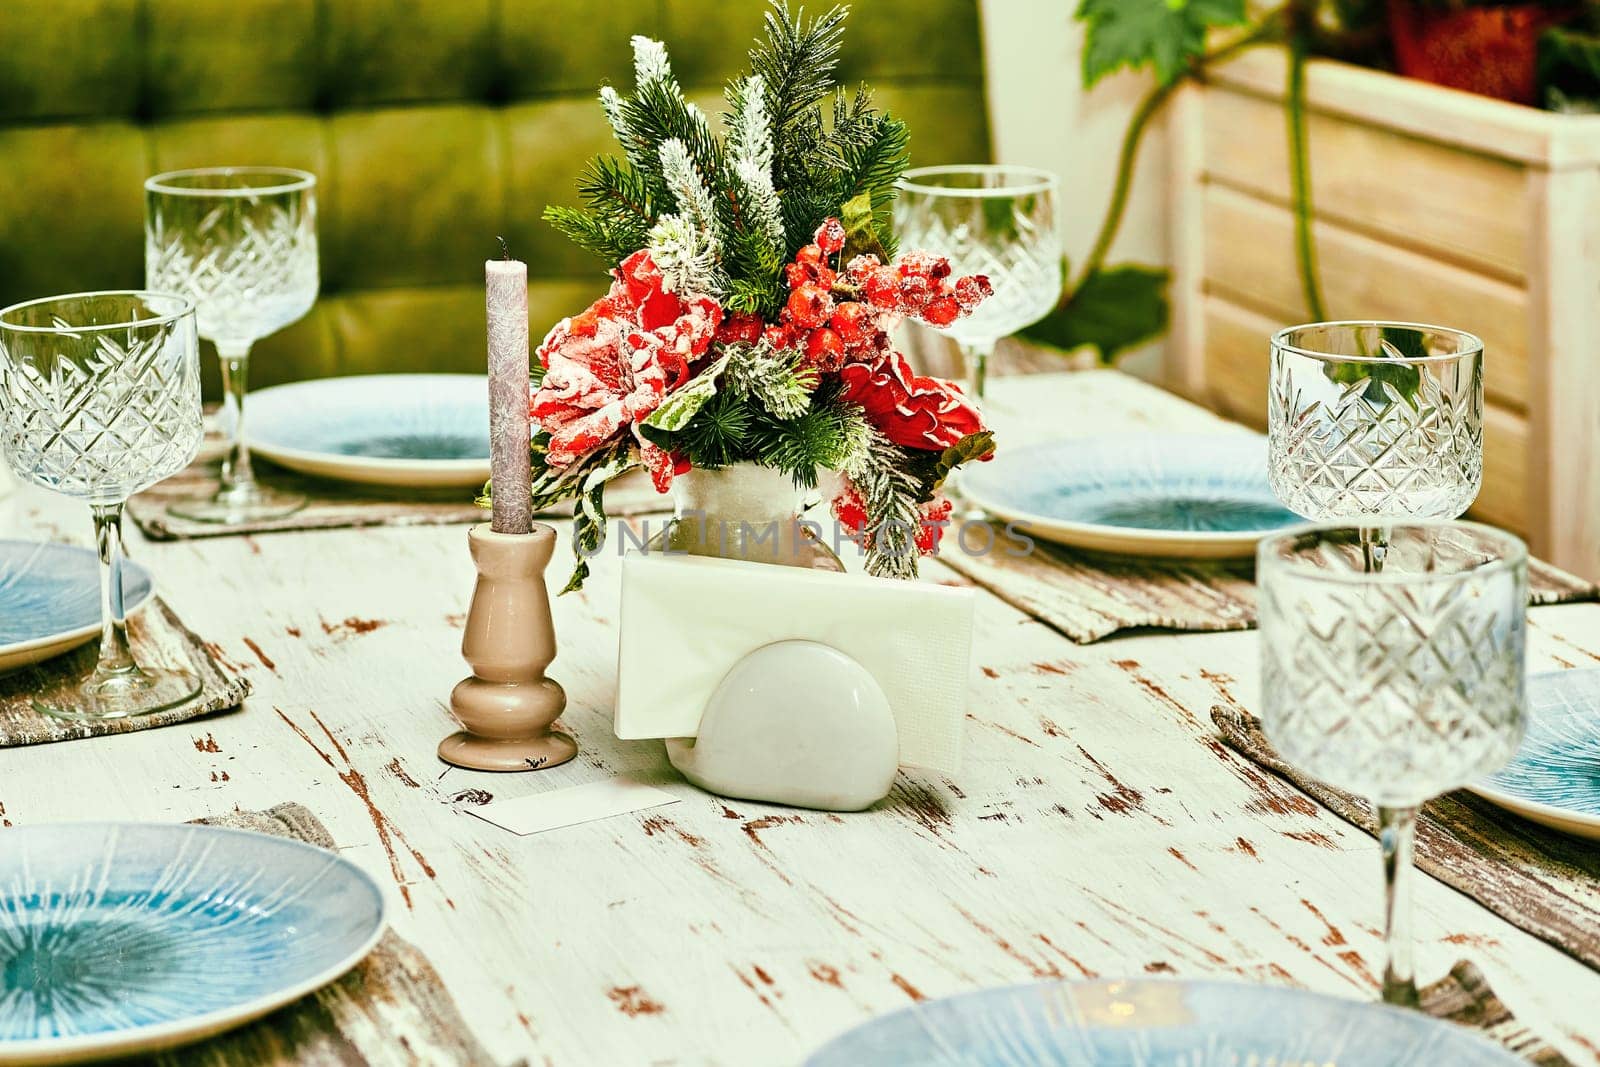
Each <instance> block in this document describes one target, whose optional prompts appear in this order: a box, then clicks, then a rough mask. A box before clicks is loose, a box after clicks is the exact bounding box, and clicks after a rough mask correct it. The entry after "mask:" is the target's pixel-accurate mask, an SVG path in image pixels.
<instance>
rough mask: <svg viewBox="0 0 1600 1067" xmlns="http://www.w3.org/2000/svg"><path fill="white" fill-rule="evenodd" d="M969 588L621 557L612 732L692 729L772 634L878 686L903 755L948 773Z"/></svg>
mask: <svg viewBox="0 0 1600 1067" xmlns="http://www.w3.org/2000/svg"><path fill="white" fill-rule="evenodd" d="M974 603H975V596H974V594H973V591H972V590H971V589H953V588H950V587H949V586H943V585H934V584H932V583H931V582H902V581H894V580H891V579H888V578H870V577H867V576H865V575H852V574H832V573H824V572H821V571H812V570H805V569H802V568H798V567H774V566H772V565H771V564H763V563H746V562H743V561H740V560H726V559H710V558H706V557H700V556H676V555H673V556H668V555H664V554H660V553H657V554H652V555H632V556H626V557H624V558H623V561H622V636H621V642H620V650H619V656H618V667H617V708H616V717H615V720H614V724H613V729H614V730H615V732H616V735H617V736H618V737H620V738H623V739H625V740H631V739H639V738H647V737H693V736H695V735H696V733H697V732H698V730H699V727H700V716H701V713H702V712H703V711H704V710H705V705H706V701H707V699H708V698H709V697H710V696H711V694H712V692H713V691H714V690H715V689H716V687H717V685H718V683H720V682H721V681H722V679H723V678H724V677H725V676H726V675H727V673H728V671H730V670H731V669H732V668H733V665H734V664H735V663H738V662H739V661H740V660H741V659H743V658H744V657H745V656H746V655H748V654H749V653H751V652H754V651H755V650H756V649H758V648H761V647H763V646H765V645H770V644H772V643H773V642H775V641H786V640H794V639H798V640H809V641H817V642H820V643H822V644H825V645H829V646H831V647H833V648H836V649H838V650H839V651H841V652H843V653H844V654H845V655H847V656H850V657H851V658H853V659H854V660H856V661H857V662H858V663H860V664H861V665H862V666H863V667H865V668H866V669H867V670H868V671H870V672H871V673H872V676H873V677H874V678H875V679H876V680H877V682H878V684H879V685H880V686H881V687H882V688H883V693H884V696H886V697H887V698H888V700H889V707H890V709H891V710H892V711H893V712H894V718H895V731H896V733H897V734H898V735H899V740H900V762H901V763H902V764H910V765H912V766H917V767H931V768H933V769H935V770H940V771H945V772H947V773H954V772H955V771H956V770H958V769H959V767H960V763H961V738H962V733H963V730H964V728H965V725H966V712H967V687H968V683H969V681H970V678H971V674H972V670H973V665H972V622H973V607H974Z"/></svg>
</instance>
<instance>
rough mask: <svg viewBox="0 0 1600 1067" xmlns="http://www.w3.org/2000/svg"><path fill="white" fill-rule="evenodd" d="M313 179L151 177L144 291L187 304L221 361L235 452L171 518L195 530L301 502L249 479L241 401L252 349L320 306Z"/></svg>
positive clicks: (264, 515)
mask: <svg viewBox="0 0 1600 1067" xmlns="http://www.w3.org/2000/svg"><path fill="white" fill-rule="evenodd" d="M316 185H317V179H316V178H315V177H314V176H313V175H310V174H307V173H306V172H305V171H299V170H287V169H284V168H281V167H209V168H204V169H200V170H180V171H173V172H171V173H169V174H158V175H156V176H155V177H154V178H151V179H149V180H148V181H146V182H145V183H144V189H145V244H144V249H145V251H144V263H145V284H146V285H149V286H150V287H152V288H155V289H162V290H168V291H172V292H178V293H183V294H186V295H187V296H189V297H190V298H191V299H193V300H194V303H195V308H196V313H197V317H198V320H199V324H200V336H202V337H204V338H206V339H207V340H210V341H213V342H215V344H216V346H217V355H218V356H219V357H220V358H221V360H222V384H223V412H224V418H225V421H226V422H227V423H228V425H229V426H230V428H231V433H232V443H231V445H230V447H229V450H228V452H227V454H226V455H225V456H224V457H223V460H222V484H221V486H220V487H219V488H218V490H217V492H216V493H215V494H214V495H213V496H210V497H207V498H203V499H195V500H184V501H179V502H178V503H176V504H173V505H172V506H171V508H170V509H169V510H170V511H171V512H172V513H173V514H175V515H179V516H182V517H183V518H188V519H195V520H198V521H201V522H220V523H240V522H249V521H252V520H256V519H270V518H276V517H278V516H281V515H287V514H289V513H290V512H293V511H296V510H297V509H299V508H301V507H303V506H304V505H305V497H304V496H301V495H299V494H294V493H285V492H281V491H279V490H274V489H267V488H265V487H263V486H261V485H259V484H257V482H256V480H255V475H254V473H253V472H252V471H251V469H250V449H249V445H248V444H247V443H246V439H245V422H244V394H245V382H246V378H247V376H248V370H249V359H250V346H251V345H252V344H254V343H255V342H256V341H258V340H260V339H261V338H263V337H266V336H267V335H269V334H272V333H276V332H277V331H278V330H281V329H282V328H283V327H285V326H287V325H289V324H290V323H291V322H294V321H296V320H297V319H299V318H301V317H302V316H304V315H305V314H306V312H308V311H310V310H311V305H312V304H313V303H315V302H316V299H317V286H318V270H317V200H316Z"/></svg>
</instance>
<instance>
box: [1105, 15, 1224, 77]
mask: <svg viewBox="0 0 1600 1067" xmlns="http://www.w3.org/2000/svg"><path fill="white" fill-rule="evenodd" d="M1078 18H1080V19H1082V20H1083V21H1084V22H1085V23H1087V24H1088V39H1087V41H1086V43H1085V45H1084V49H1083V84H1084V85H1085V86H1090V85H1093V84H1094V83H1095V82H1097V81H1099V80H1100V79H1101V78H1103V77H1105V76H1106V75H1107V74H1110V73H1111V72H1112V71H1114V70H1116V69H1118V68H1119V67H1142V66H1145V65H1147V64H1148V65H1149V66H1151V67H1153V68H1154V69H1155V74H1156V81H1158V82H1159V83H1160V84H1162V85H1166V84H1168V83H1170V82H1172V81H1173V80H1174V79H1175V78H1177V77H1178V75H1180V74H1182V73H1183V72H1184V70H1185V69H1186V68H1187V67H1188V65H1189V61H1190V60H1191V59H1193V58H1195V57H1196V56H1198V55H1200V54H1201V53H1202V52H1204V51H1205V45H1206V30H1207V29H1208V28H1210V27H1212V26H1237V25H1239V24H1241V23H1243V22H1244V21H1245V18H1246V12H1245V0H1083V4H1082V6H1080V7H1079V8H1078Z"/></svg>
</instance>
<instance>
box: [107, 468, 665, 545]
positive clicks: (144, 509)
mask: <svg viewBox="0 0 1600 1067" xmlns="http://www.w3.org/2000/svg"><path fill="white" fill-rule="evenodd" d="M255 463H256V475H257V477H258V478H259V479H260V481H261V484H262V485H265V486H269V487H271V488H273V489H282V490H284V491H285V492H291V493H300V494H303V495H304V496H305V498H306V505H305V507H303V508H301V509H300V510H299V511H296V512H292V513H291V514H288V515H284V516H282V517H280V518H276V519H257V520H254V521H251V522H241V523H237V524H233V525H224V524H222V523H216V522H196V521H194V520H193V519H184V518H180V517H178V516H176V515H171V514H169V513H168V512H167V507H168V505H170V504H172V503H173V502H175V501H177V500H182V499H192V498H194V497H203V496H206V495H209V494H210V493H212V492H215V491H216V488H217V466H216V463H215V462H204V461H202V462H196V463H194V464H191V465H190V466H189V467H188V468H187V469H186V470H183V471H181V472H179V473H178V474H176V475H174V476H172V477H171V478H168V479H167V480H166V481H164V482H162V483H160V484H159V485H155V486H152V487H151V488H149V489H146V490H145V491H144V492H142V493H139V494H137V495H136V496H134V498H133V499H132V500H129V501H128V517H129V518H131V519H133V521H134V522H135V523H137V524H138V525H139V529H140V530H142V531H143V532H144V535H145V536H146V537H148V538H150V539H151V540H152V541H176V540H181V539H185V538H194V537H227V536H230V535H236V534H257V533H278V532H282V531H286V530H337V529H344V528H348V527H353V526H445V525H452V524H458V523H477V522H488V521H489V512H488V510H487V509H485V508H480V507H479V506H478V505H477V504H476V503H475V500H476V498H477V495H478V490H477V489H463V488H454V489H403V488H394V487H388V486H378V485H357V484H354V483H349V482H334V481H326V480H323V479H320V478H311V477H307V476H305V475H301V474H296V473H295V472H294V471H289V470H285V469H283V468H282V467H278V466H274V465H273V464H270V463H267V462H265V461H262V460H256V461H255ZM606 509H607V511H608V512H609V513H610V514H612V515H615V516H619V517H621V516H628V515H641V514H646V513H648V512H652V511H663V510H670V509H671V502H670V500H669V499H668V498H667V497H665V496H662V495H661V494H659V493H657V492H656V491H655V489H654V488H652V487H651V485H650V482H649V480H648V479H647V478H644V477H642V476H640V477H634V476H624V477H623V478H622V479H619V480H618V482H617V483H616V484H615V485H612V486H607V487H606ZM571 513H572V508H571V506H570V504H564V505H562V506H561V507H559V508H555V509H552V510H551V511H549V512H546V513H545V514H547V515H550V516H554V517H560V516H565V515H570V514H571Z"/></svg>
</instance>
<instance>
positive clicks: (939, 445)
mask: <svg viewBox="0 0 1600 1067" xmlns="http://www.w3.org/2000/svg"><path fill="white" fill-rule="evenodd" d="M839 380H840V381H841V382H842V383H843V384H844V390H843V392H842V393H841V394H840V396H841V397H842V398H843V399H845V400H849V401H851V402H853V403H856V404H860V405H861V409H862V410H863V411H865V412H866V415H867V421H868V422H870V423H872V425H873V426H875V427H877V428H878V429H879V430H880V431H882V433H883V435H884V436H885V437H887V438H888V439H889V440H891V441H893V442H894V443H895V444H897V445H903V446H905V447H906V448H926V449H946V448H949V447H950V446H951V445H953V444H955V443H956V442H958V441H960V440H961V439H962V438H963V437H965V436H967V435H968V434H971V433H977V432H978V431H979V430H981V429H983V419H982V418H981V417H980V416H979V415H978V409H977V408H976V407H974V406H973V405H972V403H971V402H970V401H969V400H968V399H967V398H966V395H965V394H964V393H962V391H961V387H960V386H958V385H956V384H955V383H954V382H949V381H945V380H944V379H943V378H923V377H918V376H917V375H916V374H914V373H913V372H912V370H911V364H909V363H908V362H906V357H905V356H902V355H901V354H900V353H898V352H890V353H888V354H887V355H886V356H884V358H883V359H881V360H879V361H877V362H876V363H871V364H867V363H848V364H846V365H845V366H844V367H842V368H840V370H839Z"/></svg>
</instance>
